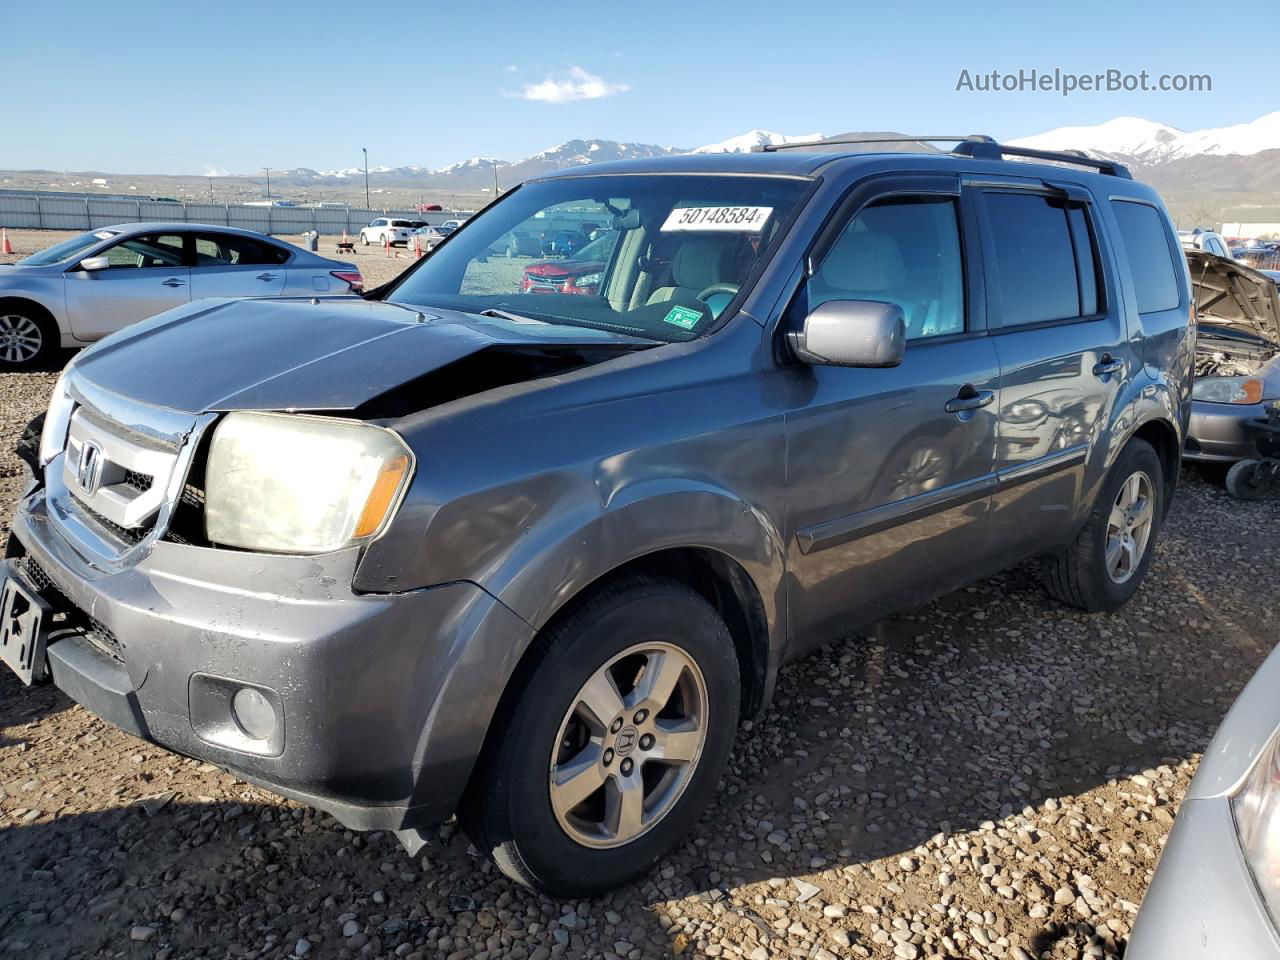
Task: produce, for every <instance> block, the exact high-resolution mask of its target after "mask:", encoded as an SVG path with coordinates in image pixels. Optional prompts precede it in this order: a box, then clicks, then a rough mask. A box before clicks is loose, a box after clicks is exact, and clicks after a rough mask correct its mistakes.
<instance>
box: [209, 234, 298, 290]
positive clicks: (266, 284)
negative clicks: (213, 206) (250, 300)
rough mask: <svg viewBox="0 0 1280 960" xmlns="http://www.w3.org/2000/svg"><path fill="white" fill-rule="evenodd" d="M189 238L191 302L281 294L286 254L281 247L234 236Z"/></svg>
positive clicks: (287, 254) (251, 238) (210, 235)
mask: <svg viewBox="0 0 1280 960" xmlns="http://www.w3.org/2000/svg"><path fill="white" fill-rule="evenodd" d="M192 239H193V243H194V259H193V260H192V265H191V299H192V300H199V299H200V298H202V297H278V296H280V295H281V294H282V293H284V286H285V278H286V273H285V267H284V263H285V261H287V260H288V259H289V252H288V251H287V250H285V249H283V248H282V247H277V246H276V245H275V244H272V243H266V242H263V241H260V240H256V239H254V238H253V237H242V236H240V235H239V234H234V233H215V232H209V233H196V234H192Z"/></svg>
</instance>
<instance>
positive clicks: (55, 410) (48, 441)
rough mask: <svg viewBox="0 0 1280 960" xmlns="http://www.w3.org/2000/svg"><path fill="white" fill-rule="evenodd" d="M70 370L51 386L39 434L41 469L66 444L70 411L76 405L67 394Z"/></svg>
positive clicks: (66, 370)
mask: <svg viewBox="0 0 1280 960" xmlns="http://www.w3.org/2000/svg"><path fill="white" fill-rule="evenodd" d="M70 369H71V367H70V366H68V367H67V368H66V369H65V370H63V371H62V373H61V374H59V375H58V381H57V383H55V384H54V385H53V396H52V397H51V398H50V399H49V409H48V410H46V411H45V414H44V429H43V430H42V431H41V432H40V466H41V467H47V466H48V465H49V461H50V460H52V459H53V458H54V457H56V456H57V455H58V454H60V453H61V452H62V448H63V447H64V446H66V443H67V427H69V426H70V425H71V411H72V410H73V409H74V408H75V405H76V403H75V401H74V400H72V399H71V394H69V393H68V392H67V373H68V372H69V371H70Z"/></svg>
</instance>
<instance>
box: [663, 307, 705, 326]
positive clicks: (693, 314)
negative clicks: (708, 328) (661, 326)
mask: <svg viewBox="0 0 1280 960" xmlns="http://www.w3.org/2000/svg"><path fill="white" fill-rule="evenodd" d="M662 319H663V320H665V321H667V323H673V324H675V325H676V326H677V327H679V328H680V329H681V330H692V329H693V328H694V327H696V326H697V325H698V321H699V320H701V319H702V314H701V313H699V312H698V311H697V310H690V309H689V308H688V307H672V308H671V310H670V311H669V312H668V313H667V315H666V316H665V317H663V318H662Z"/></svg>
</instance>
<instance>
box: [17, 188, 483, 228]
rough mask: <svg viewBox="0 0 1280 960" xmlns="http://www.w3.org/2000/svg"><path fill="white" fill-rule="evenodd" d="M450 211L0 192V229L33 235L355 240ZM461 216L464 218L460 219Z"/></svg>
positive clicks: (440, 218) (447, 216)
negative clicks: (212, 230)
mask: <svg viewBox="0 0 1280 960" xmlns="http://www.w3.org/2000/svg"><path fill="white" fill-rule="evenodd" d="M459 216H460V214H458V213H456V212H451V211H443V212H436V211H433V212H430V213H419V212H418V211H416V210H365V209H362V208H358V207H350V206H342V207H337V206H323V207H266V206H255V205H251V204H244V203H188V202H174V201H169V200H147V199H144V198H142V197H95V196H90V195H82V194H71V193H55V192H51V191H23V192H18V191H0V226H4V227H13V228H19V227H21V228H28V229H36V230H92V229H94V228H95V227H106V226H110V225H111V224H113V223H139V222H142V221H148V220H157V221H166V222H168V221H179V222H182V221H185V222H190V223H212V224H218V225H223V226H229V227H242V228H243V229H246V230H257V231H258V232H259V233H269V234H297V233H305V232H306V231H308V230H314V231H316V232H317V233H323V234H337V233H342V231H343V230H345V231H347V233H351V234H355V233H358V232H359V231H360V228H361V227H364V226H366V225H368V223H369V221H371V220H373V219H374V218H375V217H403V218H406V219H410V220H424V221H426V222H427V223H430V224H440V223H444V221H446V220H452V219H456V218H458V217H459ZM461 216H465V214H461Z"/></svg>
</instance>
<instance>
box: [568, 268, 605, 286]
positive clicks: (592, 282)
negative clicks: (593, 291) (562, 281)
mask: <svg viewBox="0 0 1280 960" xmlns="http://www.w3.org/2000/svg"><path fill="white" fill-rule="evenodd" d="M600 276H601V274H600V272H599V271H596V272H595V273H584V274H583V275H582V276H580V277H578V279H576V280H574V281H573V285H574V286H575V287H598V286H599V285H600Z"/></svg>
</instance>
